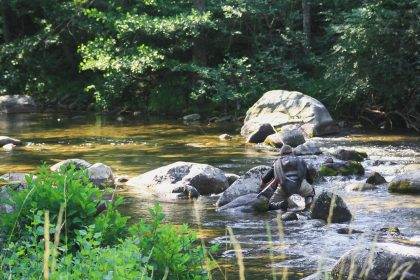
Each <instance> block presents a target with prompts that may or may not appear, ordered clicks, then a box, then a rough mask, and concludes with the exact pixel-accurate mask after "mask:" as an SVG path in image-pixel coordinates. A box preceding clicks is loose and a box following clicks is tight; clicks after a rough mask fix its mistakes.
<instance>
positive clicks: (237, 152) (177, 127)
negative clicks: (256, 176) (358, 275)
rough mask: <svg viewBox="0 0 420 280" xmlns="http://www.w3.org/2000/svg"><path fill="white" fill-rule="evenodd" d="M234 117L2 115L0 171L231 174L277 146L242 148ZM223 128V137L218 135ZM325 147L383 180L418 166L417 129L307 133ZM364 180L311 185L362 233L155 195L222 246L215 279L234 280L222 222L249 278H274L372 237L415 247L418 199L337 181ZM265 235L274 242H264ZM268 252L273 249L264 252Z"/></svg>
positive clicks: (311, 267) (131, 199)
mask: <svg viewBox="0 0 420 280" xmlns="http://www.w3.org/2000/svg"><path fill="white" fill-rule="evenodd" d="M240 126H241V124H239V123H233V124H217V125H215V124H212V125H207V124H205V123H201V124H190V125H187V124H183V123H182V122H180V121H167V120H165V121H162V120H154V121H153V120H147V121H146V120H142V119H126V118H124V117H123V118H121V117H120V118H118V119H117V118H116V117H110V116H100V115H96V116H95V115H92V116H76V117H75V116H66V115H11V116H5V115H3V116H1V115H0V135H7V136H11V137H15V138H18V139H21V140H23V141H24V142H25V144H24V146H22V147H19V149H18V150H16V151H13V152H3V151H0V159H1V161H0V175H1V174H3V173H6V172H32V171H35V170H36V166H38V165H40V164H41V163H42V162H45V163H46V164H54V163H56V162H58V161H60V160H64V159H68V158H82V159H85V160H87V161H89V162H91V163H94V162H103V163H105V164H107V165H109V166H111V167H112V169H113V170H114V173H115V174H117V175H123V174H126V175H129V176H135V175H138V174H141V173H144V172H146V171H149V170H152V169H154V168H157V167H160V166H163V165H166V164H170V163H172V162H175V161H180V160H182V161H192V162H198V163H207V164H210V165H213V166H215V167H218V168H220V169H222V170H223V171H225V172H233V173H236V174H238V175H241V174H243V173H245V172H246V171H247V170H248V169H250V168H252V167H254V166H257V165H270V164H271V162H272V161H273V159H274V158H275V157H276V155H277V152H276V151H268V150H266V149H264V148H262V147H256V146H253V145H247V144H245V143H244V141H243V140H244V139H243V138H242V137H241V136H240V135H239V130H240ZM223 133H229V134H231V135H233V140H231V141H220V140H219V138H218V136H219V135H220V134H223ZM314 140H315V141H318V142H319V143H320V144H321V146H322V150H323V151H324V153H329V152H333V151H334V150H336V149H338V148H349V149H355V150H360V151H366V152H367V153H368V155H369V159H368V160H366V161H364V162H363V165H364V167H365V169H366V173H367V174H368V173H369V172H371V171H378V172H380V173H381V174H382V175H383V176H384V177H385V178H386V179H387V180H388V181H389V180H391V179H392V178H393V177H394V176H395V175H396V174H398V173H399V171H400V169H401V168H402V167H403V166H404V165H406V164H409V163H420V148H419V143H420V136H419V135H418V134H408V135H407V134H385V133H373V132H363V133H360V132H359V133H353V134H348V135H347V136H335V137H329V138H315V139H314ZM365 178H366V177H365V176H364V177H347V178H343V177H334V178H333V177H330V178H327V180H325V181H323V182H320V183H317V184H316V185H315V188H316V190H317V191H320V190H322V189H328V190H335V191H337V193H338V194H339V195H341V196H342V197H343V199H344V200H345V201H346V203H347V204H348V205H349V207H350V209H351V210H352V212H353V214H354V216H355V218H354V221H353V222H352V223H351V227H352V228H355V229H358V230H361V231H363V232H364V233H363V234H353V235H351V236H349V235H343V234H338V233H337V229H338V228H342V227H348V226H349V225H348V224H333V225H329V226H328V225H324V224H323V223H321V222H320V221H317V220H306V219H305V218H304V217H301V220H299V221H291V222H285V223H284V224H280V225H279V223H278V222H277V219H276V215H275V213H266V214H260V215H251V214H241V213H217V212H215V211H214V210H215V207H214V203H215V202H216V200H217V197H216V196H212V197H200V198H199V199H197V200H194V201H182V202H177V203H170V202H161V204H162V206H163V209H164V212H165V214H166V216H167V219H166V221H168V222H172V223H175V224H183V223H187V224H189V225H190V226H191V227H192V228H194V229H195V230H197V231H198V232H199V236H200V237H201V238H203V239H204V241H205V242H206V244H208V245H210V244H220V250H219V252H218V254H217V256H215V257H216V259H217V262H218V263H219V265H220V270H221V271H222V272H223V273H222V272H220V271H219V270H216V271H215V272H214V278H216V279H224V278H225V276H226V278H227V279H237V278H238V266H237V259H236V257H235V251H234V249H233V247H232V246H231V241H230V240H231V239H230V236H229V234H228V233H227V230H226V228H227V227H228V226H230V227H231V228H232V229H233V232H234V234H235V236H236V238H237V239H238V241H239V244H240V246H241V248H242V253H243V256H244V265H245V273H246V275H247V279H273V274H276V275H277V277H278V278H279V277H281V276H282V275H283V274H284V273H287V274H288V279H300V278H302V277H304V276H306V275H310V274H311V273H313V272H315V271H317V270H328V269H329V268H331V266H332V265H333V264H334V263H335V261H336V260H337V259H338V258H339V257H340V256H341V255H342V254H343V253H344V252H345V251H347V250H349V249H351V248H353V247H354V246H358V245H366V244H370V243H371V242H372V241H374V240H379V241H383V240H386V241H391V242H405V243H410V244H417V245H418V242H419V240H420V234H419V230H420V221H419V217H420V197H418V196H412V195H399V194H390V193H388V192H387V190H386V185H382V186H380V188H379V189H378V190H375V191H368V192H346V191H345V190H344V189H345V186H346V185H348V184H349V183H351V182H353V181H361V180H363V179H365ZM120 193H121V195H123V196H125V197H126V199H125V204H124V205H123V207H122V209H121V211H122V212H124V213H125V214H128V215H130V216H131V217H132V218H133V220H135V219H138V218H140V217H145V216H147V215H148V211H147V209H148V208H150V207H152V206H153V204H154V202H153V201H150V200H145V199H142V198H141V197H139V196H138V195H136V193H135V192H134V191H133V190H130V189H122V190H121V191H120ZM384 227H398V228H399V229H400V231H401V233H402V235H401V236H398V237H390V236H378V235H377V234H376V233H377V232H378V230H379V229H380V228H384ZM270 239H271V240H272V241H270ZM270 252H272V254H271V257H270Z"/></svg>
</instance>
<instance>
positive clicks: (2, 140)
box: [0, 136, 22, 146]
mask: <svg viewBox="0 0 420 280" xmlns="http://www.w3.org/2000/svg"><path fill="white" fill-rule="evenodd" d="M7 144H13V145H20V144H22V141H20V140H19V139H15V138H11V137H8V136H0V146H4V145H7Z"/></svg>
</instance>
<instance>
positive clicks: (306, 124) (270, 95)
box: [241, 90, 338, 137]
mask: <svg viewBox="0 0 420 280" xmlns="http://www.w3.org/2000/svg"><path fill="white" fill-rule="evenodd" d="M264 123H269V124H271V125H272V126H274V127H276V128H279V127H282V126H285V125H290V124H299V125H301V129H302V130H303V131H304V132H305V133H306V134H307V135H309V136H321V135H326V134H331V133H336V132H338V126H337V125H336V123H335V122H334V121H333V119H332V118H331V115H330V113H329V112H328V110H327V109H326V108H325V106H324V105H323V104H322V103H321V102H319V101H318V100H316V99H315V98H312V97H310V96H307V95H304V94H302V93H300V92H297V91H285V90H272V91H268V92H266V93H265V94H264V95H263V96H262V97H261V98H260V99H259V100H258V101H257V102H256V103H255V104H254V105H253V106H252V107H251V108H249V110H248V111H247V113H246V117H245V120H244V125H243V126H242V129H241V134H242V135H244V136H245V137H247V136H249V135H250V134H251V133H252V132H254V131H255V130H257V129H258V127H259V126H260V125H261V124H264Z"/></svg>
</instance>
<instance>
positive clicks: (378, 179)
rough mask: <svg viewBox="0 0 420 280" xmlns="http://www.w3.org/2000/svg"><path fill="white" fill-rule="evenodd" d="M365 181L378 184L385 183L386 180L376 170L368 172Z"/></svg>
mask: <svg viewBox="0 0 420 280" xmlns="http://www.w3.org/2000/svg"><path fill="white" fill-rule="evenodd" d="M366 183H368V184H372V185H380V184H384V183H386V180H385V178H384V177H383V176H382V175H381V174H379V173H378V172H373V173H371V174H369V176H368V178H367V179H366Z"/></svg>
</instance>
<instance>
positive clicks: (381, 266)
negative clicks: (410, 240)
mask: <svg viewBox="0 0 420 280" xmlns="http://www.w3.org/2000/svg"><path fill="white" fill-rule="evenodd" d="M331 274H332V275H333V279H350V278H351V275H352V276H353V279H367V280H382V279H405V280H410V279H413V280H414V279H416V280H418V279H419V278H420V277H419V275H420V248H419V247H412V246H405V245H398V244H393V243H377V244H374V246H372V245H368V246H365V247H362V248H354V249H352V250H350V251H349V252H347V253H346V254H345V255H344V256H342V257H341V258H340V259H339V260H338V262H337V263H336V264H335V266H334V268H333V270H332V272H331ZM360 275H362V276H361V277H360ZM391 275H392V276H393V277H391Z"/></svg>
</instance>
